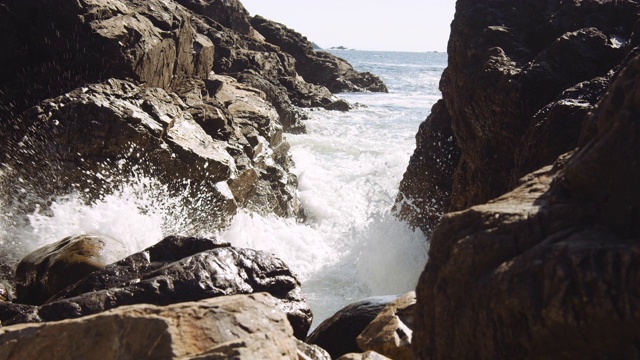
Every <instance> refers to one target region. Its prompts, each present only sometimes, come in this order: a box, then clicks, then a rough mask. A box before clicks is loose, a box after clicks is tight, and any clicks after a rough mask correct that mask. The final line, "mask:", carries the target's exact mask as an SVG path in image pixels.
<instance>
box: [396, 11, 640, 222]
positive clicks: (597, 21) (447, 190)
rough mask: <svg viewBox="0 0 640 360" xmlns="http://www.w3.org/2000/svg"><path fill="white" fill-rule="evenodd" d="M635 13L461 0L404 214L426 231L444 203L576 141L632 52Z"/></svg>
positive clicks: (507, 184)
mask: <svg viewBox="0 0 640 360" xmlns="http://www.w3.org/2000/svg"><path fill="white" fill-rule="evenodd" d="M638 18H640V4H638V3H637V2H636V1H631V0H624V1H604V0H588V1H557V0H545V1H523V2H521V3H519V4H518V6H513V4H512V3H510V2H505V1H498V2H496V1H488V0H482V1H476V0H460V1H458V2H457V4H456V15H455V19H454V21H453V23H452V26H451V37H450V40H449V45H448V51H447V52H448V56H449V61H448V66H447V68H446V69H445V71H444V73H443V76H442V79H441V81H440V90H441V91H442V97H443V102H442V103H438V104H436V106H435V107H434V109H433V113H432V115H430V116H429V118H428V119H427V121H426V124H425V125H423V126H422V127H421V130H420V132H419V133H418V136H417V139H416V143H417V144H418V146H417V148H416V151H415V152H414V154H413V156H412V158H411V162H410V165H409V167H408V169H407V172H406V173H405V176H404V179H403V181H402V184H401V191H402V192H404V195H405V196H400V197H399V201H401V200H404V199H405V198H408V200H409V201H404V202H403V203H402V204H400V207H401V215H402V217H403V218H405V219H409V221H410V222H412V223H413V224H414V225H416V226H420V227H421V228H422V230H423V231H425V232H427V233H430V232H431V231H432V230H433V228H434V227H435V225H437V223H438V221H439V220H440V218H441V217H442V215H443V214H444V213H446V212H449V211H457V210H462V209H465V208H467V207H469V206H471V205H476V204H481V203H484V202H486V201H488V200H490V199H492V198H495V197H497V196H499V195H501V194H503V193H505V192H507V191H509V190H511V189H513V188H514V187H515V186H517V184H518V179H520V178H521V177H522V176H524V175H525V174H527V173H529V172H531V171H534V170H536V169H538V168H540V167H542V166H545V165H549V164H551V163H552V162H553V161H554V160H555V159H556V158H557V157H558V156H559V155H560V154H562V153H564V152H567V151H569V150H571V149H573V148H575V147H576V146H577V145H578V142H579V138H580V134H581V132H582V121H583V119H584V117H585V115H586V114H587V113H588V112H589V111H590V110H592V109H593V106H594V105H595V104H596V102H597V101H598V100H599V99H600V98H601V96H602V94H603V93H604V91H605V90H606V88H607V86H608V85H609V84H610V82H611V79H612V77H613V76H614V74H615V73H616V72H617V71H618V70H619V69H620V64H621V63H623V62H624V61H625V59H626V58H628V57H629V56H630V55H632V54H634V53H636V52H637V46H638V45H640V43H638V37H637V26H636V23H637V20H638ZM449 134H451V137H449V136H448V135H449ZM443 139H446V141H444V142H443V141H442V140H443ZM438 144H442V146H443V148H440V149H438V148H437V147H438V146H440V145H438ZM434 147H435V151H434ZM443 153H444V154H443Z"/></svg>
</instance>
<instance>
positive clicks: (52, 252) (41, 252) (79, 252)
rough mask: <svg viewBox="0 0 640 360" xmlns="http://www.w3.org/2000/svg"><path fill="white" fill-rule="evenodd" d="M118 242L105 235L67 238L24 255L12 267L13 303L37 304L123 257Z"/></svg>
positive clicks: (124, 253)
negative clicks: (16, 265)
mask: <svg viewBox="0 0 640 360" xmlns="http://www.w3.org/2000/svg"><path fill="white" fill-rule="evenodd" d="M127 250H128V249H127V247H126V246H125V244H124V243H122V242H121V241H120V240H116V239H113V238H111V237H108V236H105V235H92V234H82V235H75V236H68V237H66V238H64V239H62V240H60V241H58V242H55V243H53V244H49V245H46V246H44V247H41V248H39V249H37V250H35V251H34V252H32V253H30V254H28V255H27V256H25V257H24V258H23V259H22V260H21V261H20V263H19V264H18V267H17V268H16V277H15V281H16V295H17V298H16V301H17V302H19V303H23V304H30V305H41V304H43V303H44V302H45V301H46V300H47V299H48V298H50V297H51V296H53V295H54V294H56V293H57V292H59V291H60V290H62V289H64V288H66V287H67V286H69V285H72V284H74V283H75V282H77V281H78V280H80V279H82V278H84V277H85V276H87V275H89V274H90V273H92V272H94V271H96V270H99V269H102V268H103V267H105V266H106V265H108V264H111V263H114V262H116V261H118V260H120V259H123V258H124V257H126V256H127V253H128V251H127Z"/></svg>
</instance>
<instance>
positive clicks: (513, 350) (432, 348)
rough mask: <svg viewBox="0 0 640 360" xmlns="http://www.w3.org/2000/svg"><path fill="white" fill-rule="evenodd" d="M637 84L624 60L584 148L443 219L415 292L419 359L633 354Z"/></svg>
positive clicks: (638, 275) (638, 249) (638, 233)
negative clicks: (507, 191)
mask: <svg viewBox="0 0 640 360" xmlns="http://www.w3.org/2000/svg"><path fill="white" fill-rule="evenodd" d="M638 84H640V57H635V58H633V59H632V60H631V61H630V62H629V64H628V66H626V68H625V69H624V70H623V71H622V72H621V73H620V74H619V75H618V76H617V78H616V79H615V82H614V83H613V84H612V85H611V87H610V88H609V89H608V90H607V93H606V94H605V96H604V97H603V99H602V100H601V101H600V102H599V103H598V104H597V105H596V107H595V108H594V109H593V111H592V113H591V115H590V119H588V121H587V122H586V123H587V124H595V126H596V131H595V133H594V134H592V135H591V136H590V137H589V139H588V140H586V139H585V140H586V143H585V145H584V146H582V147H581V148H580V149H578V150H577V151H576V152H575V153H573V154H571V153H569V154H567V155H565V156H563V157H561V158H559V160H558V161H557V162H556V164H555V165H554V166H553V167H551V166H549V167H545V168H542V169H540V170H538V171H536V172H534V173H532V174H529V175H527V176H526V177H525V178H523V179H522V181H521V184H520V186H518V187H517V188H516V189H514V190H513V191H511V192H509V193H507V194H505V195H503V196H501V197H499V198H497V199H495V200H492V201H490V202H488V203H487V204H483V205H478V206H474V207H471V208H469V209H467V210H464V211H461V212H457V213H451V214H448V215H446V216H445V217H444V219H443V220H442V222H441V223H440V225H439V226H438V227H437V228H436V230H435V232H434V234H433V239H432V242H431V247H430V253H429V263H428V264H427V267H426V269H425V271H424V273H423V274H422V276H421V279H420V282H419V284H418V287H417V291H416V292H417V304H416V310H417V313H416V326H415V331H414V339H413V346H414V350H415V351H416V352H417V354H418V355H419V356H420V358H428V359H432V358H433V359H444V358H451V359H460V358H471V357H472V358H477V359H513V358H530V359H549V358H555V359H559V358H566V359H575V358H634V357H637V355H638V350H637V344H638V343H640V331H639V330H638V329H640V316H639V315H638V311H637V310H636V305H635V304H636V303H637V300H638V299H639V298H640V291H639V290H638V289H640V286H639V285H640V271H638V267H637V263H638V262H639V261H640V240H639V239H640V228H639V227H638V223H639V221H640V218H639V217H638V214H639V212H638V209H639V208H640V195H639V193H638V191H637V187H636V184H637V183H638V181H640V167H639V166H638V159H640V117H639V116H638V114H640V96H639V94H640V86H638Z"/></svg>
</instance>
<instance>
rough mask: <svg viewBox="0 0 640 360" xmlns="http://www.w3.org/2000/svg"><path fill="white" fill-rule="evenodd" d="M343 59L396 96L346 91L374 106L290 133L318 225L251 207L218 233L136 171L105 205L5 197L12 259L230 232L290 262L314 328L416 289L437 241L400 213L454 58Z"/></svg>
mask: <svg viewBox="0 0 640 360" xmlns="http://www.w3.org/2000/svg"><path fill="white" fill-rule="evenodd" d="M336 54H337V55H338V56H341V57H344V58H347V60H348V61H350V62H351V63H352V64H353V65H354V67H355V68H356V69H358V70H361V71H371V72H374V73H376V74H378V75H380V76H381V77H382V78H383V80H384V81H385V83H386V84H387V86H388V87H389V89H390V93H389V94H375V93H359V94H343V95H341V97H343V98H345V99H346V100H347V101H349V102H351V103H361V104H365V105H366V106H367V107H358V108H356V109H354V110H352V111H350V112H347V113H339V112H330V111H324V110H314V111H309V112H308V115H309V117H310V119H309V120H307V121H306V122H305V123H306V125H307V128H308V134H303V135H289V134H287V139H288V141H289V142H290V144H291V152H292V156H293V159H294V161H295V163H296V167H295V168H294V169H293V172H294V173H296V175H298V180H299V190H298V192H299V197H300V200H301V203H302V205H303V207H304V209H305V213H306V215H307V218H308V219H307V221H306V222H304V223H300V222H297V221H296V220H295V219H285V218H279V217H276V216H261V215H257V214H252V213H249V212H247V211H244V210H240V211H239V213H238V214H237V215H236V216H235V217H234V219H233V221H232V223H231V225H230V226H229V228H228V229H226V230H225V231H223V232H222V233H220V234H213V230H212V229H206V228H201V227H197V226H194V224H192V223H190V221H189V219H188V217H189V215H188V213H189V210H192V209H193V208H194V206H197V205H196V204H197V202H198V199H192V198H190V197H189V195H188V191H187V192H184V193H183V194H177V195H176V194H174V195H170V192H169V191H168V190H167V187H166V186H164V185H163V184H161V183H160V182H159V181H157V180H155V179H154V178H153V177H150V176H146V175H145V174H144V173H134V174H132V176H131V177H130V178H129V179H127V180H125V181H124V182H122V183H121V184H119V185H117V186H115V188H114V189H113V190H112V191H110V192H109V194H105V195H104V196H102V197H100V198H99V199H98V200H93V201H88V200H87V197H86V196H85V194H83V192H82V191H80V192H76V193H73V194H70V195H67V196H63V197H59V198H56V199H54V200H53V201H50V200H49V201H40V203H43V204H48V205H49V206H46V207H42V208H36V210H35V211H33V212H32V213H30V214H28V215H26V216H24V215H19V214H16V213H14V212H12V209H13V206H12V204H11V200H10V199H9V197H8V195H7V194H2V196H0V207H1V208H2V209H3V214H2V215H0V246H1V247H2V249H3V251H4V256H5V259H4V261H5V262H6V261H7V257H9V258H10V260H14V261H15V260H16V259H19V258H20V257H21V256H24V255H25V254H27V253H28V252H30V251H32V250H34V249H36V248H38V247H40V246H42V245H45V244H48V243H51V242H54V241H57V240H60V239H62V238H64V237H65V236H68V235H72V234H77V233H83V232H91V233H101V234H104V235H108V236H112V237H114V238H117V239H120V240H122V241H124V242H125V243H126V244H127V246H128V247H129V251H130V252H132V253H133V252H136V251H139V250H141V249H144V248H145V247H148V246H150V245H152V244H155V243H156V242H158V241H159V240H160V239H162V238H163V237H164V236H166V235H172V234H182V235H218V236H221V237H222V238H223V239H225V240H227V241H229V242H231V243H232V244H233V245H235V246H239V247H249V248H254V249H259V250H264V251H268V252H271V253H273V254H275V255H276V256H278V257H280V258H282V259H283V260H284V261H285V262H286V263H287V264H288V265H289V266H290V267H291V268H292V269H293V271H294V272H295V273H296V274H297V275H298V277H299V279H300V280H301V281H302V283H303V290H304V291H305V295H306V297H307V301H308V302H309V304H310V306H311V308H312V310H313V312H314V318H315V319H314V326H317V324H318V323H319V322H320V321H322V320H323V319H325V318H326V317H328V316H330V315H332V314H333V313H335V312H336V311H337V310H339V309H340V308H341V307H343V306H344V305H346V304H348V303H351V302H354V301H357V300H359V299H361V298H363V297H367V296H371V295H386V294H399V293H403V292H406V291H410V290H412V289H413V288H415V285H416V282H417V279H418V276H419V274H420V272H421V271H422V269H423V268H424V265H425V263H426V261H427V246H428V242H427V239H425V237H424V235H423V234H422V232H420V231H419V230H413V229H411V228H410V227H409V226H408V225H407V224H405V223H403V222H401V221H399V220H398V219H397V218H396V217H395V216H394V215H393V214H391V212H390V209H391V208H392V206H393V203H394V201H395V198H396V195H397V189H398V185H399V182H400V179H401V177H402V174H403V173H404V171H405V169H406V166H407V164H408V161H409V157H410V155H411V153H412V152H413V149H414V147H415V133H416V132H417V129H418V126H419V124H420V122H421V121H422V120H424V118H426V116H427V115H428V112H429V109H430V108H431V106H432V105H433V103H435V101H436V100H437V98H438V97H439V92H438V90H437V82H438V79H439V77H440V75H441V73H442V70H443V69H444V67H445V66H446V55H445V54H411V53H386V52H359V51H350V52H336ZM4 181H8V175H7V174H6V170H2V169H0V185H1V184H2V183H3V182H4ZM25 191H28V190H25ZM0 260H3V259H0Z"/></svg>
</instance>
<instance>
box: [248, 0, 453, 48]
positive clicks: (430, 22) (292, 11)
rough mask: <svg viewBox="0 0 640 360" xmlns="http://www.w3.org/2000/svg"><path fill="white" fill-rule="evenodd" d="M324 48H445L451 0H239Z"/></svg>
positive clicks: (257, 13) (451, 16)
mask: <svg viewBox="0 0 640 360" xmlns="http://www.w3.org/2000/svg"><path fill="white" fill-rule="evenodd" d="M241 2H242V4H243V5H244V7H245V8H246V9H247V10H248V11H249V12H250V13H251V15H262V16H264V17H266V18H268V19H271V20H274V21H277V22H279V23H283V24H285V25H287V26H288V27H290V28H292V29H294V30H296V31H298V32H299V33H302V35H304V36H306V37H307V38H308V39H309V40H311V41H313V42H315V43H316V44H318V45H320V46H322V47H324V48H329V47H332V46H345V47H348V48H351V49H358V50H395V51H434V50H435V51H446V49H447V40H448V38H449V26H450V25H451V20H453V13H454V8H455V0H393V1H389V0H323V1H318V0H241Z"/></svg>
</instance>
